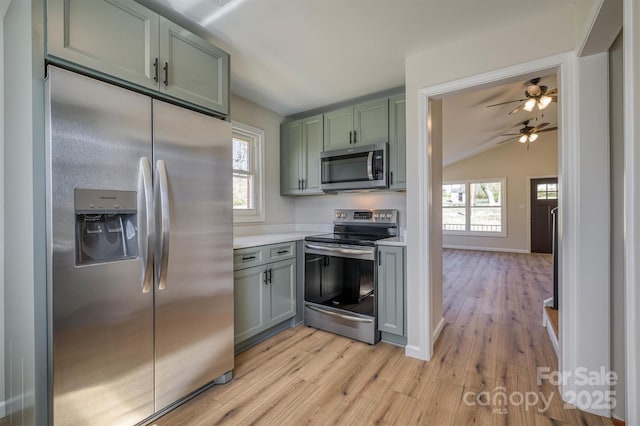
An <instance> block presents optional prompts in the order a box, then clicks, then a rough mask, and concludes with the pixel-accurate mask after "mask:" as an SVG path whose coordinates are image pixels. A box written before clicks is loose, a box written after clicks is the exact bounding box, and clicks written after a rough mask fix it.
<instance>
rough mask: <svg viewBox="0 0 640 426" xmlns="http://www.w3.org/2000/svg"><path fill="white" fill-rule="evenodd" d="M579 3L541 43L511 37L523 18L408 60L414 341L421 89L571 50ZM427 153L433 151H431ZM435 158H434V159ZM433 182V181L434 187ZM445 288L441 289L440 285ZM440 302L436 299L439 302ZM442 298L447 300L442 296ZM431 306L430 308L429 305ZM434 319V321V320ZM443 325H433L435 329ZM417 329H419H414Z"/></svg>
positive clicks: (551, 25)
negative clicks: (569, 23)
mask: <svg viewBox="0 0 640 426" xmlns="http://www.w3.org/2000/svg"><path fill="white" fill-rule="evenodd" d="M573 13H574V7H573V4H569V3H567V5H566V8H565V9H563V10H561V11H559V12H558V13H555V14H554V15H552V16H548V17H546V18H545V31H540V32H537V33H536V37H535V42H532V43H527V46H526V48H523V45H522V40H523V39H522V38H521V37H505V34H521V33H522V28H523V27H527V25H528V24H526V23H523V22H515V23H511V24H509V23H506V24H505V26H501V27H500V28H496V29H495V30H492V31H490V32H487V33H484V34H478V35H477V36H476V37H474V38H473V39H466V40H463V41H453V42H450V43H443V44H441V45H439V46H437V47H434V48H433V49H430V50H427V51H424V52H419V53H416V54H413V55H411V56H409V57H408V58H407V59H406V62H405V77H406V78H405V84H406V97H407V184H408V187H407V217H408V222H407V227H408V229H409V230H410V231H411V232H409V233H408V240H407V242H408V249H407V293H408V306H407V308H408V317H407V321H408V329H409V336H408V344H409V345H410V346H417V347H419V346H420V340H421V339H420V336H416V334H415V333H416V331H415V330H418V327H419V324H421V323H422V322H423V321H424V320H423V318H421V317H420V315H421V312H422V309H421V307H420V305H419V303H420V302H419V300H420V298H419V296H420V295H421V294H422V290H423V286H425V285H427V283H426V282H421V281H420V276H421V265H422V263H423V262H424V259H423V258H421V256H423V255H424V253H420V235H419V232H418V231H419V230H420V229H421V226H420V221H421V220H422V218H421V217H420V215H419V211H420V208H421V204H420V203H424V202H425V201H426V200H422V199H421V198H420V196H419V194H420V187H419V185H420V183H419V179H420V176H421V170H420V166H419V164H420V158H421V157H422V156H424V155H425V153H423V152H420V151H419V139H418V138H419V136H420V135H419V130H420V121H421V117H420V116H419V111H420V109H419V100H420V97H419V90H420V89H422V88H428V87H431V86H435V85H437V84H441V83H445V82H449V81H455V80H458V79H462V78H465V77H471V76H474V75H477V74H481V73H485V72H488V71H492V70H498V69H502V68H505V67H508V66H513V65H517V64H521V63H525V62H528V61H531V60H533V59H537V58H545V57H549V56H552V55H555V54H559V53H563V52H567V51H571V50H573V48H574V45H575V34H574V28H573V26H572V25H567V23H568V22H573V21H574V15H573ZM530 25H531V27H537V26H538V25H539V22H537V23H536V22H531V23H530ZM427 155H431V154H430V153H427ZM429 161H432V159H431V160H429ZM435 183H436V182H429V183H428V184H429V187H430V189H431V192H432V193H436V194H439V193H441V189H440V188H438V187H437V185H435ZM432 185H433V186H432ZM436 210H437V209H435V210H433V211H430V212H429V213H430V215H431V216H434V215H441V212H438V211H436ZM431 285H432V286H439V287H440V288H441V287H442V282H441V281H440V282H433V283H431ZM440 291H441V290H440ZM436 302H437V301H435V300H434V303H436ZM440 303H441V301H440ZM425 309H428V308H425ZM432 322H433V321H432ZM436 325H437V324H432V327H433V328H435V327H436ZM412 330H413V331H412Z"/></svg>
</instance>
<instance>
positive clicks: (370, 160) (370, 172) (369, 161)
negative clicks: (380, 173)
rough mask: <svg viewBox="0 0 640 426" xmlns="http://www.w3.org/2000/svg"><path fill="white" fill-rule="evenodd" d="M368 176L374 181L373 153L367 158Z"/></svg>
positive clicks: (370, 152)
mask: <svg viewBox="0 0 640 426" xmlns="http://www.w3.org/2000/svg"><path fill="white" fill-rule="evenodd" d="M367 175H369V180H373V151H369V156H368V158H367Z"/></svg>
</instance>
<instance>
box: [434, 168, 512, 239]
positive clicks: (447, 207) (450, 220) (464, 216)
mask: <svg viewBox="0 0 640 426" xmlns="http://www.w3.org/2000/svg"><path fill="white" fill-rule="evenodd" d="M506 204H507V202H506V179H505V178H499V179H483V180H469V181H456V182H445V183H444V184H443V185H442V230H443V231H444V233H445V234H448V235H479V236H484V235H486V236H494V237H497V236H499V237H506V236H507V225H506Z"/></svg>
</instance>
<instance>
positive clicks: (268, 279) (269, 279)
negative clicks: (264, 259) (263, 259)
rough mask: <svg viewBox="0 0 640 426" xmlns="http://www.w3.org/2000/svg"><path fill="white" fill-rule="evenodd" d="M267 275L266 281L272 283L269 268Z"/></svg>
mask: <svg viewBox="0 0 640 426" xmlns="http://www.w3.org/2000/svg"><path fill="white" fill-rule="evenodd" d="M267 274H268V277H269V278H267V281H269V283H272V282H273V281H271V268H269V270H268V271H267Z"/></svg>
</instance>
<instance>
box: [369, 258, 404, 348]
mask: <svg viewBox="0 0 640 426" xmlns="http://www.w3.org/2000/svg"><path fill="white" fill-rule="evenodd" d="M376 299H377V302H378V329H379V330H380V331H382V332H385V333H390V334H395V335H398V336H404V335H405V262H404V247H396V246H378V294H377V297H376Z"/></svg>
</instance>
